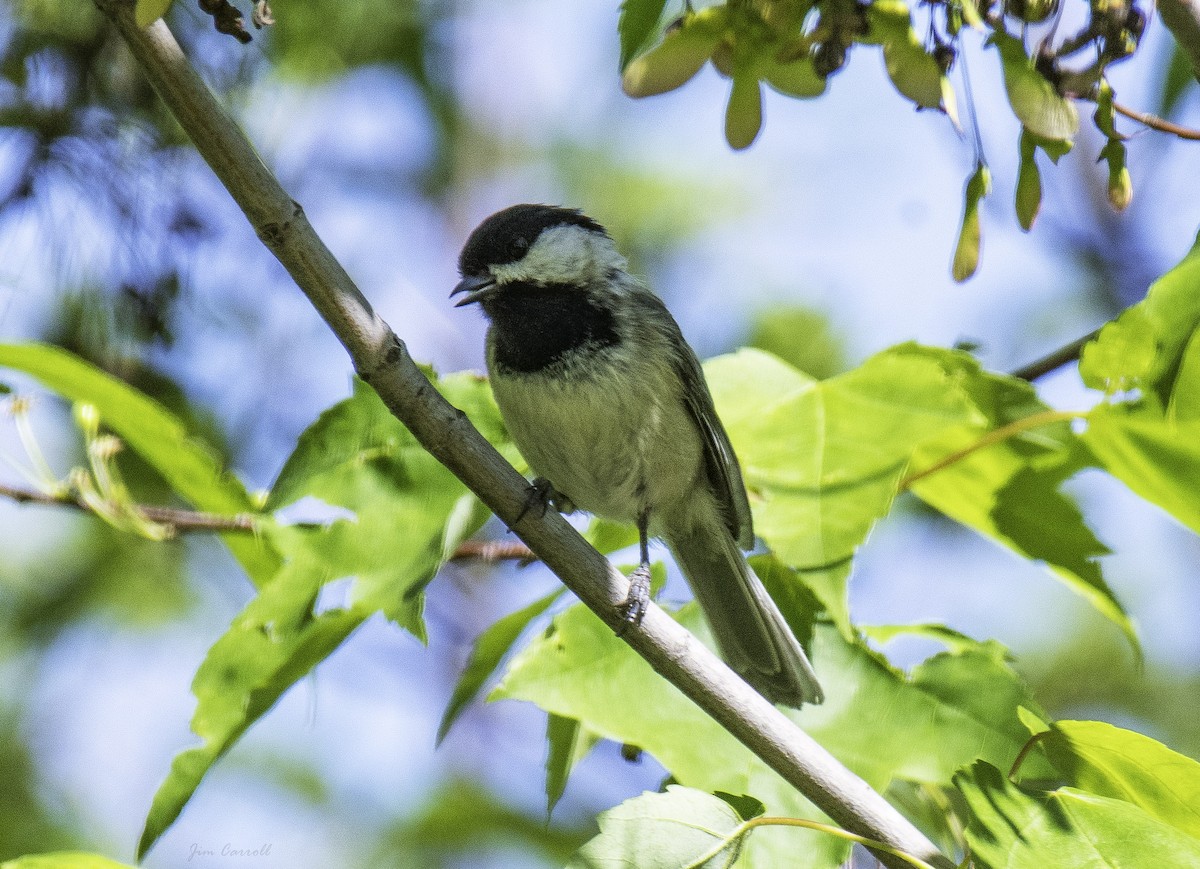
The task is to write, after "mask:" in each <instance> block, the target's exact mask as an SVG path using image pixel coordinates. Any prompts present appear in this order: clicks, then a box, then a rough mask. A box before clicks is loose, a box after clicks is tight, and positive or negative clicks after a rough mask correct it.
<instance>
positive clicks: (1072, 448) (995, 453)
mask: <svg viewBox="0 0 1200 869" xmlns="http://www.w3.org/2000/svg"><path fill="white" fill-rule="evenodd" d="M913 352H918V351H916V350H914V351H913ZM923 352H925V353H926V354H929V356H930V357H931V358H939V359H940V360H941V364H943V365H944V366H946V374H947V376H948V377H950V378H957V379H959V380H960V382H962V383H963V384H965V385H966V387H967V388H968V389H970V390H971V392H972V394H973V397H974V403H975V406H976V408H977V409H978V411H979V413H980V415H981V417H982V422H976V421H971V422H968V423H966V424H963V425H959V426H954V427H948V428H947V429H946V430H945V432H944V433H943V434H942V435H941V436H939V437H938V438H935V439H930V440H928V441H926V442H925V443H923V444H922V445H920V446H919V447H918V448H917V449H916V450H915V452H914V454H913V461H912V467H913V468H914V474H913V476H912V477H911V478H910V479H911V481H912V482H911V488H912V491H913V493H914V494H916V495H917V497H919V498H921V500H923V501H925V502H926V503H928V504H930V505H931V506H933V507H935V508H936V509H938V510H939V511H941V512H942V513H944V514H945V515H947V516H949V517H950V518H952V519H954V520H956V521H958V522H961V523H962V524H964V525H966V526H967V527H969V528H973V529H975V530H976V531H978V532H979V533H980V534H983V535H984V536H986V537H987V538H989V539H991V540H993V541H995V542H997V543H1000V544H1001V545H1003V546H1005V547H1007V548H1008V549H1010V550H1012V551H1013V552H1015V553H1016V554H1017V555H1019V556H1021V557H1022V558H1027V559H1031V560H1036V561H1041V562H1043V563H1044V564H1045V565H1046V567H1047V568H1048V569H1049V570H1050V572H1051V573H1052V574H1053V575H1054V576H1055V577H1056V578H1057V579H1059V580H1060V581H1062V582H1063V583H1065V584H1066V585H1067V587H1068V588H1070V589H1071V590H1072V591H1074V592H1076V593H1077V594H1079V595H1081V596H1082V597H1083V598H1084V599H1085V600H1087V601H1088V602H1089V603H1090V604H1091V605H1092V606H1093V607H1095V608H1096V609H1097V610H1098V611H1099V612H1100V613H1101V614H1102V615H1104V616H1105V618H1107V619H1109V620H1110V621H1112V622H1113V623H1114V624H1116V625H1117V626H1118V627H1119V628H1120V629H1121V630H1122V631H1123V632H1124V634H1125V636H1126V638H1127V639H1128V640H1129V642H1130V643H1131V645H1133V647H1134V649H1135V650H1136V649H1138V648H1139V646H1138V642H1137V636H1136V634H1135V632H1134V629H1133V624H1132V622H1131V621H1130V619H1129V616H1128V614H1127V613H1126V612H1125V609H1124V608H1123V607H1122V606H1121V604H1120V602H1119V601H1118V600H1117V599H1116V596H1115V595H1114V593H1113V591H1112V589H1111V588H1109V586H1108V584H1107V583H1106V582H1105V580H1104V576H1103V573H1102V571H1101V569H1100V566H1099V564H1098V563H1097V560H1096V559H1098V558H1099V557H1100V556H1103V555H1105V554H1107V553H1108V549H1107V547H1105V546H1104V544H1103V543H1101V542H1100V541H1099V540H1098V539H1097V538H1096V536H1095V534H1094V533H1093V532H1092V531H1091V529H1089V528H1088V527H1087V524H1086V523H1085V522H1084V519H1083V515H1082V513H1081V512H1080V510H1079V507H1078V506H1077V505H1076V504H1075V503H1074V501H1072V500H1071V499H1070V498H1069V497H1068V496H1066V495H1064V494H1063V493H1062V492H1060V491H1059V488H1060V486H1061V485H1062V483H1063V482H1064V481H1065V480H1067V479H1068V478H1070V477H1071V476H1072V475H1074V474H1075V473H1077V472H1078V471H1079V470H1081V469H1082V468H1083V467H1085V466H1086V465H1087V464H1090V456H1088V455H1087V454H1086V453H1085V452H1084V451H1082V450H1081V449H1079V443H1078V439H1077V438H1076V436H1075V435H1074V434H1073V433H1072V431H1071V429H1070V427H1069V425H1068V423H1067V422H1066V421H1064V420H1062V419H1061V418H1059V417H1058V416H1057V415H1056V414H1054V413H1053V412H1051V411H1049V409H1048V408H1047V407H1046V406H1045V405H1044V404H1042V402H1041V401H1040V400H1039V399H1038V397H1037V394H1036V392H1035V391H1034V389H1033V388H1032V387H1031V386H1030V385H1029V384H1028V383H1025V382H1024V381H1020V380H1017V379H1015V378H1011V377H1007V376H1004V375H998V374H991V373H988V372H984V371H982V370H981V369H980V368H979V365H978V363H977V362H975V361H974V360H973V359H971V358H970V357H968V356H965V355H963V354H953V353H950V352H948V351H938V350H924V351H923ZM1038 419H1041V420H1043V421H1044V422H1043V424H1039V425H1036V426H1032V427H1030V428H1028V429H1026V430H1024V431H1019V433H1018V432H1017V431H1014V434H1013V435H1012V436H1010V437H1008V438H1004V439H1002V440H1000V441H998V442H996V443H992V444H989V445H987V446H986V447H984V448H982V449H975V450H973V451H970V450H971V448H972V447H973V446H974V445H976V444H978V443H979V442H980V441H981V440H982V439H983V438H985V437H988V436H989V433H990V432H994V431H997V430H1000V429H1002V428H1004V427H1005V426H1009V425H1013V424H1018V423H1019V422H1020V421H1025V420H1034V421H1036V420H1038ZM955 456H957V459H956V460H955V461H953V462H952V463H950V464H948V465H945V466H943V467H940V469H937V470H934V471H933V472H932V473H925V472H926V471H927V470H928V469H936V468H939V465H940V464H941V463H942V462H944V461H945V460H946V457H955Z"/></svg>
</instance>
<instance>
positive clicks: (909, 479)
mask: <svg viewBox="0 0 1200 869" xmlns="http://www.w3.org/2000/svg"><path fill="white" fill-rule="evenodd" d="M1083 415H1084V414H1083V412H1082V411H1078V410H1047V411H1043V412H1042V413H1035V414H1032V415H1031V416H1027V417H1024V418H1022V419H1018V420H1014V421H1013V422H1010V423H1009V424H1008V425H1002V426H1000V428H997V429H993V430H992V431H990V432H988V433H987V434H985V435H984V436H983V437H981V438H980V439H979V440H977V441H975V442H974V443H973V444H969V445H968V446H965V447H963V448H962V449H961V450H955V451H954V452H952V453H950V454H949V455H946V456H943V457H942V458H940V459H938V460H937V461H936V462H934V463H933V464H932V465H930V466H929V467H928V468H924V469H922V470H920V471H914V472H913V473H911V474H909V475H908V476H906V477H905V478H904V479H902V480H901V481H900V491H901V492H903V491H904V490H906V489H909V488H911V487H912V486H913V485H914V484H916V483H919V482H920V481H921V480H923V479H925V478H926V477H928V476H930V475H932V474H936V473H937V472H938V471H942V470H945V469H946V468H948V467H950V466H951V465H954V464H957V463H958V462H961V461H962V460H963V459H965V458H966V457H967V456H969V455H971V454H972V453H975V452H978V451H979V450H982V449H985V448H987V447H990V446H992V445H993V444H998V443H1000V442H1001V441H1006V440H1008V439H1009V438H1011V437H1015V436H1016V435H1019V434H1021V433H1023V432H1027V431H1029V430H1030V429H1035V428H1041V427H1042V426H1046V425H1051V424H1053V423H1056V422H1066V421H1067V420H1072V419H1078V418H1080V417H1081V416H1083Z"/></svg>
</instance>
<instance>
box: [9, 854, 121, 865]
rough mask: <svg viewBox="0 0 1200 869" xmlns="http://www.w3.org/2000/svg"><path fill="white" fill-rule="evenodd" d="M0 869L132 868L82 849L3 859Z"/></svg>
mask: <svg viewBox="0 0 1200 869" xmlns="http://www.w3.org/2000/svg"><path fill="white" fill-rule="evenodd" d="M0 869H133V867H131V866H130V865H129V864H128V863H118V862H117V861H116V860H109V859H108V858H107V857H101V856H100V855H99V854H86V853H84V852H83V851H55V852H53V853H49V854H30V855H28V856H25V857H17V858H16V859H14V860H5V861H4V862H3V863H0Z"/></svg>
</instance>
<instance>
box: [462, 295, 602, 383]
mask: <svg viewBox="0 0 1200 869" xmlns="http://www.w3.org/2000/svg"><path fill="white" fill-rule="evenodd" d="M483 308H484V311H485V312H486V313H487V315H488V317H489V318H490V319H491V321H492V335H491V340H492V356H491V363H492V364H493V365H495V366H498V367H500V368H501V369H503V370H505V371H508V372H513V373H522V374H528V373H532V372H537V371H542V370H543V369H546V368H552V367H555V366H562V365H564V364H566V362H567V361H568V357H570V356H571V354H572V353H573V352H574V351H577V350H583V349H588V350H600V349H602V348H604V347H610V346H612V345H614V344H616V343H618V342H619V340H620V336H619V335H618V334H617V330H616V325H615V322H614V319H613V314H612V312H611V311H610V310H607V309H606V308H604V307H602V306H601V305H599V304H597V303H596V302H595V301H593V300H592V299H591V298H590V297H589V294H588V293H587V292H586V291H584V290H581V289H579V288H578V287H573V286H560V285H555V284H551V285H549V286H537V285H533V284H516V285H510V286H507V287H505V288H504V291H503V292H500V293H497V294H496V295H495V296H494V297H492V298H490V299H488V300H487V301H486V302H484V303H483Z"/></svg>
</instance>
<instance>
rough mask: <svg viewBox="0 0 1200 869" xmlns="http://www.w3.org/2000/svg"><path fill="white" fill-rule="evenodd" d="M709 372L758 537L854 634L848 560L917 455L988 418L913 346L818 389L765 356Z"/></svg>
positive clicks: (717, 362) (715, 364)
mask: <svg viewBox="0 0 1200 869" xmlns="http://www.w3.org/2000/svg"><path fill="white" fill-rule="evenodd" d="M705 372H706V377H707V379H708V383H709V387H710V389H711V390H712V393H713V398H714V400H715V402H716V405H717V408H718V411H719V413H720V416H721V419H722V421H723V422H724V423H725V426H726V428H727V430H728V431H729V436H730V438H731V440H732V441H733V445H734V450H735V452H736V453H737V455H738V458H739V460H740V461H741V464H742V470H743V472H744V475H745V479H746V483H747V486H748V487H749V489H750V491H751V493H752V496H753V497H752V499H751V502H752V504H753V507H754V520H755V530H756V532H757V533H758V534H759V536H761V537H762V538H763V540H765V541H766V542H767V544H768V545H769V546H770V547H771V549H772V550H773V552H774V553H775V554H776V555H777V556H778V557H779V558H780V559H782V560H783V561H784V562H785V563H786V564H788V565H791V566H792V567H796V568H799V569H800V570H801V571H804V572H805V574H804V578H805V580H806V582H808V584H809V585H810V586H812V587H813V589H814V591H815V592H816V593H817V594H818V596H819V597H820V598H821V600H822V602H823V603H824V604H825V605H826V606H827V607H829V612H830V614H831V615H832V617H833V618H834V620H835V622H837V623H838V624H839V626H841V627H842V629H843V631H844V633H845V634H846V636H847V637H852V636H853V629H852V628H851V627H850V625H849V615H848V612H847V611H846V604H845V579H846V577H847V576H848V573H849V561H850V559H851V557H852V556H853V554H854V551H855V549H856V548H857V547H858V546H859V545H860V544H861V543H862V542H863V540H865V539H866V535H867V532H868V531H869V530H870V528H871V526H872V525H873V524H874V522H875V521H876V520H877V519H878V518H880V517H881V516H883V515H884V514H886V513H887V511H888V509H889V508H890V506H891V503H892V499H893V498H894V496H895V493H896V487H897V485H898V483H899V480H900V477H901V475H902V474H903V472H904V469H905V466H906V465H907V464H908V460H909V457H910V456H911V454H912V451H913V449H914V448H915V446H916V445H917V444H918V443H920V442H922V441H923V440H926V439H928V438H930V437H933V436H934V435H937V434H939V433H940V432H942V431H944V430H945V429H946V428H947V427H948V426H952V425H954V424H957V423H961V422H966V421H971V420H974V421H977V422H980V423H982V422H983V421H984V417H983V416H982V415H981V414H980V413H979V412H978V411H976V410H975V408H974V407H973V405H972V402H971V400H970V397H969V396H968V395H967V394H966V393H964V392H963V391H962V390H960V389H958V388H957V386H956V384H955V383H954V382H953V381H952V380H950V379H949V378H947V375H946V372H945V370H944V369H943V368H942V366H941V365H940V364H939V363H938V362H937V361H935V360H933V359H930V358H925V357H922V356H921V355H919V354H916V353H911V352H907V351H906V349H905V348H896V349H893V350H890V351H885V352H884V353H880V354H879V355H877V356H874V357H872V358H871V359H869V360H867V362H866V363H864V364H863V365H862V366H861V367H860V368H858V369H855V370H853V371H849V372H847V373H846V374H842V375H839V376H838V377H834V378H832V379H830V380H827V381H820V382H818V381H816V380H813V379H812V378H810V377H808V376H807V375H805V374H803V373H802V372H800V371H798V370H796V369H795V368H793V367H791V366H789V365H788V364H787V363H785V362H783V361H782V360H780V359H778V358H776V357H773V356H771V355H769V354H766V353H762V352H760V351H756V350H743V351H740V352H739V353H736V354H733V355H731V356H723V357H720V358H718V359H714V360H712V361H710V362H709V363H708V365H707V366H706V368H705ZM867 418H869V419H871V420H872V425H870V426H864V425H863V424H862V420H863V419H867Z"/></svg>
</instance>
